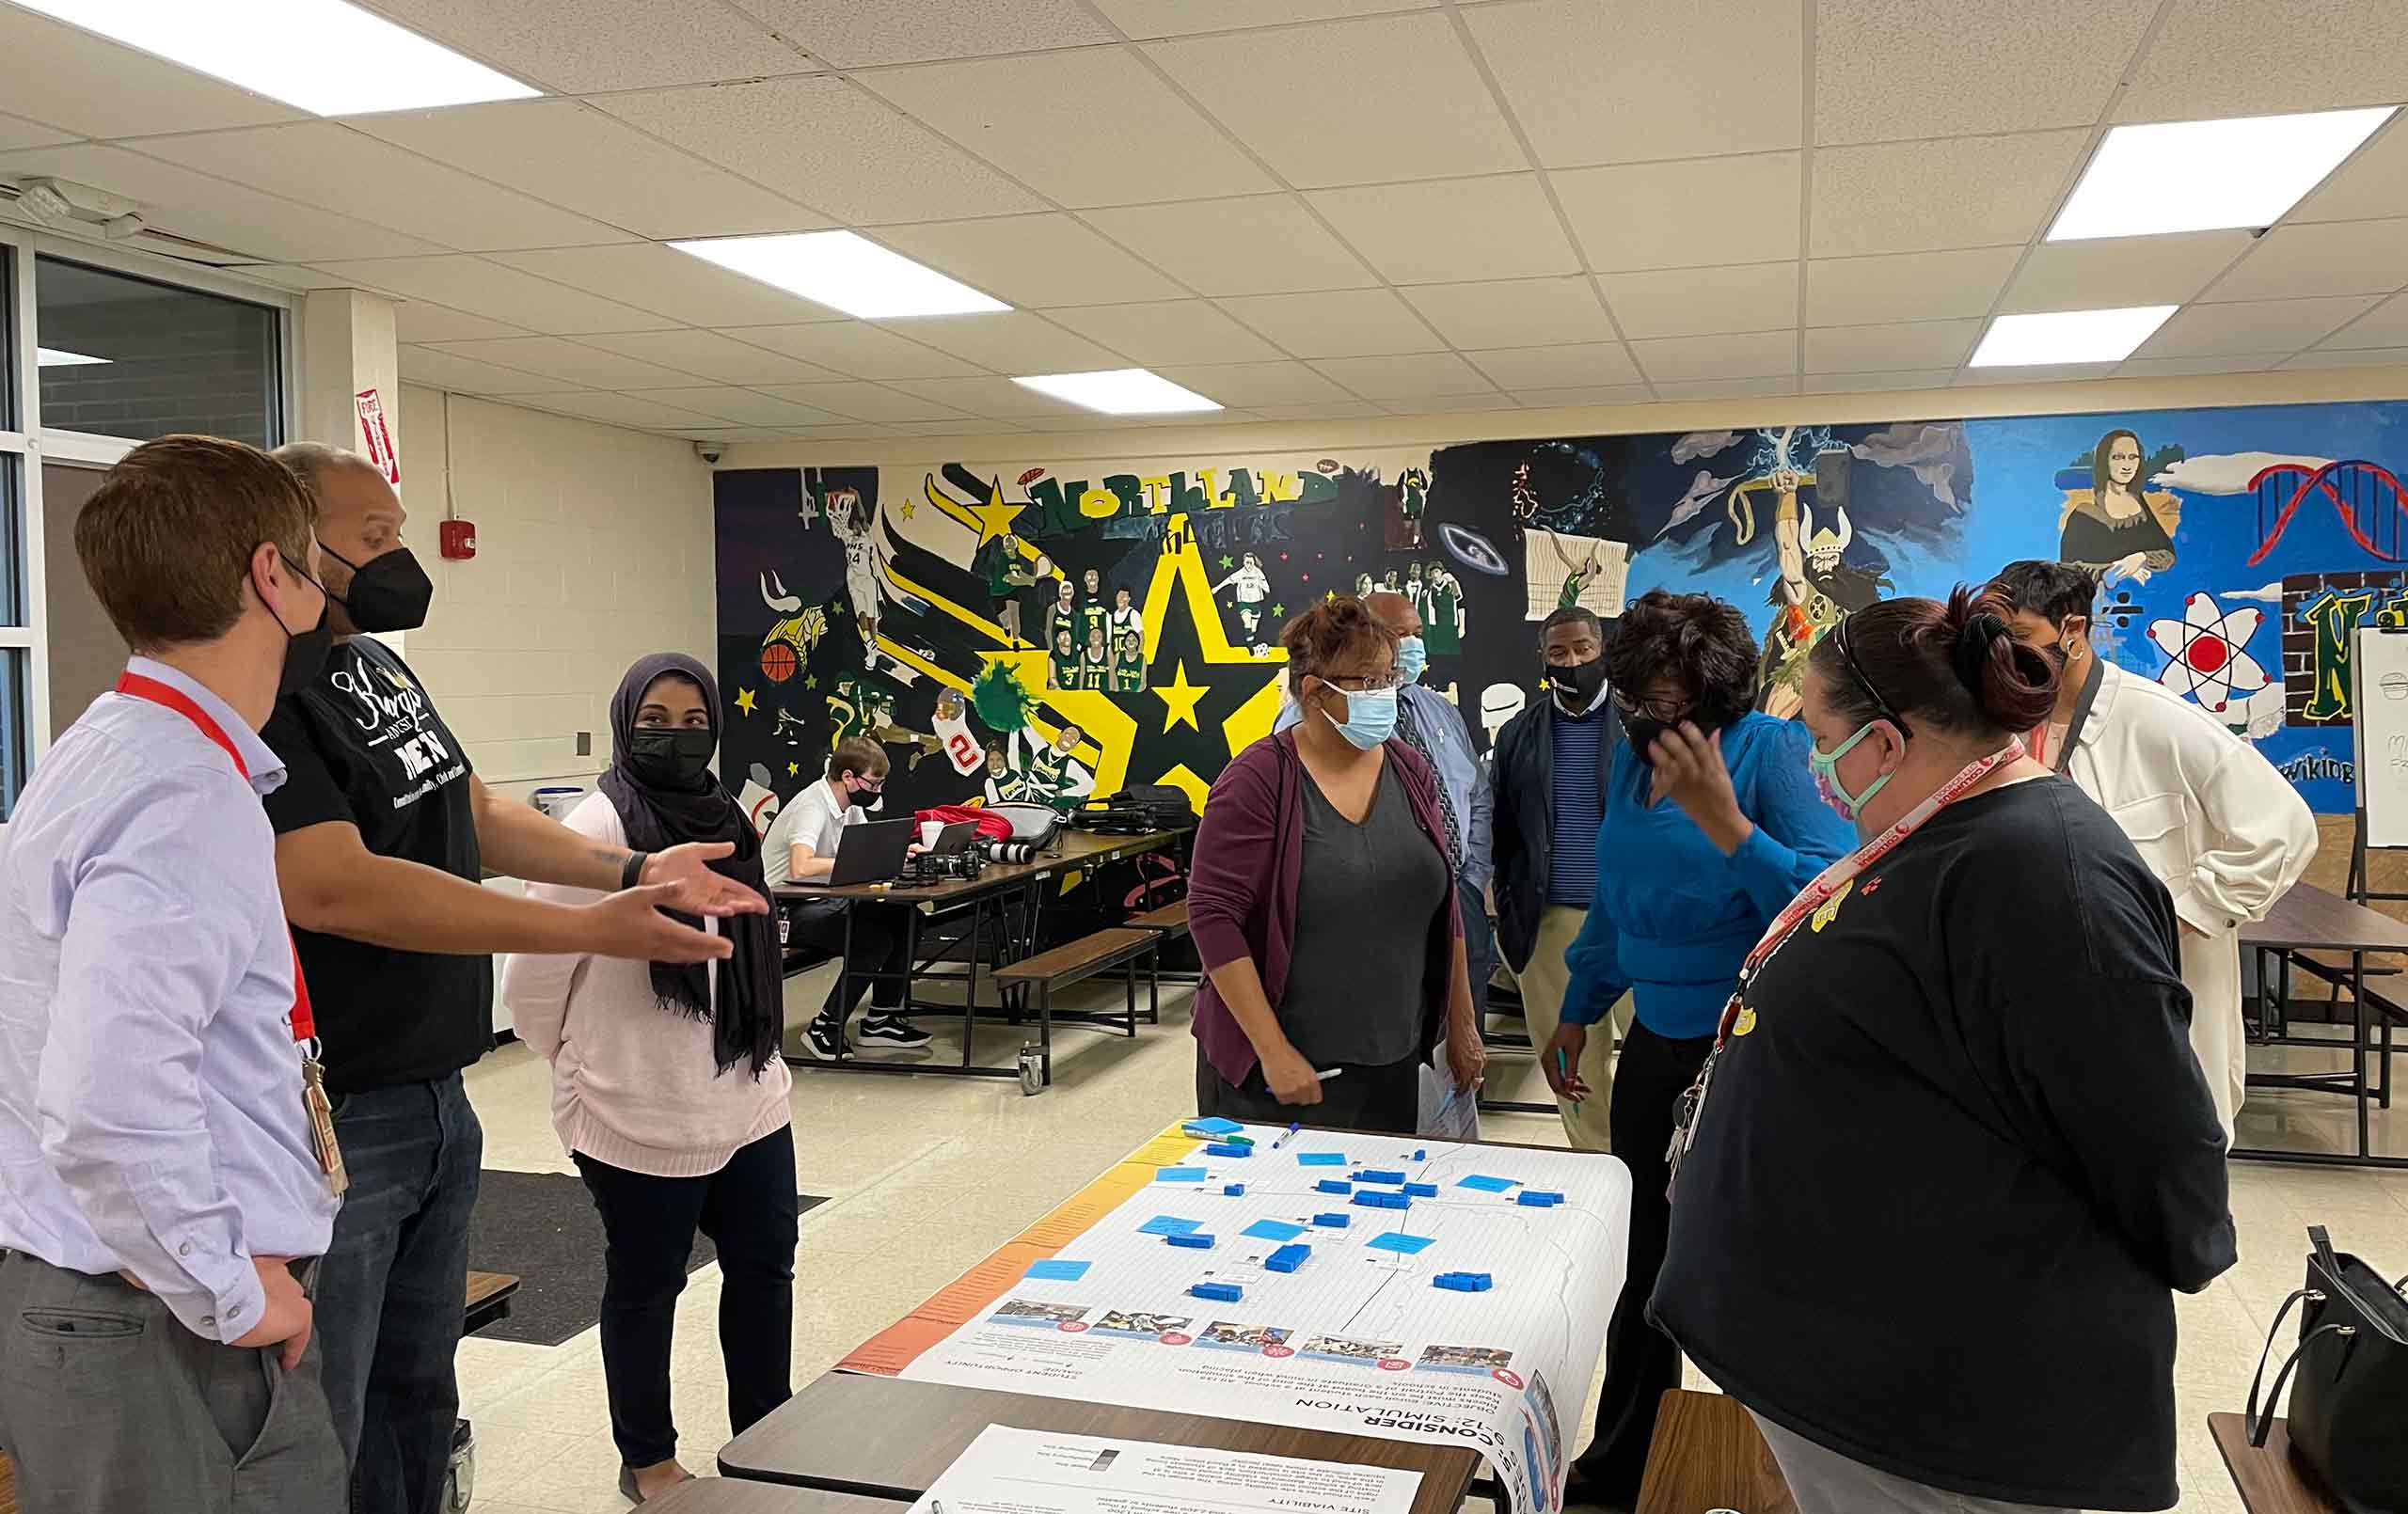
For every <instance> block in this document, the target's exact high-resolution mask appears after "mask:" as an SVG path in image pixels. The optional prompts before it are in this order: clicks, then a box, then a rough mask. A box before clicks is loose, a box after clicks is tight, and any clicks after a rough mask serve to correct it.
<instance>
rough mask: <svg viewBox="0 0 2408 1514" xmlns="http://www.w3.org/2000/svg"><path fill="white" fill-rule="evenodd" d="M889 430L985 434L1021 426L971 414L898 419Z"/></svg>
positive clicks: (964, 434) (939, 433)
mask: <svg viewBox="0 0 2408 1514" xmlns="http://www.w3.org/2000/svg"><path fill="white" fill-rule="evenodd" d="M887 430H889V431H894V432H899V433H901V434H903V435H906V436H984V435H989V434H992V433H995V432H999V431H1000V432H1017V431H1019V430H1020V428H1019V427H1017V426H1014V425H1012V424H1011V423H1009V422H1008V421H1002V420H992V419H989V418H987V417H984V416H971V417H968V418H963V419H960V420H897V421H895V422H894V423H892V424H891V425H889V426H888V427H887Z"/></svg>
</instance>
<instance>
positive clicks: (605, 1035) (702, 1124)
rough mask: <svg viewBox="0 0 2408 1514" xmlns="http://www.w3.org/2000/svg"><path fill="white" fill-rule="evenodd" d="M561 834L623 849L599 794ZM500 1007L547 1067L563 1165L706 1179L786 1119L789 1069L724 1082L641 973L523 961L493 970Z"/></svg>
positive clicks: (543, 887)
mask: <svg viewBox="0 0 2408 1514" xmlns="http://www.w3.org/2000/svg"><path fill="white" fill-rule="evenodd" d="M567 825H568V828H570V829H571V830H574V831H576V832H577V833H578V834H579V835H581V836H590V837H592V838H593V839H594V840H595V841H597V842H602V843H604V844H609V845H613V846H624V845H626V839H627V833H626V827H625V825H623V824H622V823H621V822H620V819H619V812H618V809H617V807H616V806H614V805H612V804H611V802H610V799H609V798H608V797H607V796H604V795H602V794H601V793H599V792H596V793H594V794H589V795H587V796H586V797H585V802H584V803H582V804H579V805H578V807H577V808H576V809H575V810H574V811H571V812H570V813H569V817H568V820H567ZM527 893H528V896H529V897H531V898H536V899H548V900H551V901H553V902H555V903H559V904H588V903H591V902H592V901H594V899H596V898H599V897H600V895H598V894H596V893H594V891H591V890H588V889H566V888H562V887H559V886H558V885H555V884H548V883H536V884H530V885H528V888H527ZM713 985H714V986H716V985H717V978H716V975H714V978H713ZM501 997H502V1001H503V1002H505V1003H507V1004H508V1005H509V1006H510V1016H511V1021H512V1026H513V1028H514V1029H515V1030H516V1031H517V1033H518V1038H519V1039H520V1040H522V1041H524V1042H526V1043H527V1044H528V1045H529V1046H531V1047H533V1048H534V1049H536V1050H537V1051H538V1052H540V1053H542V1054H543V1056H544V1058H545V1060H547V1061H548V1062H549V1063H550V1064H551V1065H552V1128H554V1129H556V1130H558V1131H559V1132H560V1137H561V1143H562V1145H563V1146H564V1147H566V1148H567V1149H568V1150H569V1151H570V1152H572V1153H574V1152H583V1153H584V1154H585V1155H586V1156H588V1157H591V1158H593V1159H594V1160H596V1161H601V1162H608V1163H609V1164H610V1165H611V1166H613V1167H621V1168H625V1169H626V1170H627V1171H628V1172H631V1173H643V1174H646V1175H650V1176H654V1177H704V1176H707V1175H710V1174H712V1173H715V1172H718V1171H719V1170H720V1169H721V1167H724V1166H726V1165H727V1159H729V1158H730V1157H732V1156H734V1155H736V1153H737V1150H738V1149H739V1148H740V1147H743V1146H746V1145H750V1144H751V1143H753V1142H755V1141H758V1140H760V1139H761V1138H762V1137H763V1136H766V1135H768V1134H769V1133H770V1132H771V1131H773V1130H776V1129H778V1128H780V1127H782V1126H784V1125H785V1124H786V1123H787V1122H788V1121H789V1120H790V1119H791V1118H792V1117H793V1116H792V1113H791V1112H790V1111H789V1109H788V1108H787V1104H786V1096H787V1093H788V1091H789V1090H790V1089H791V1088H792V1087H793V1086H794V1081H793V1080H794V1075H793V1074H792V1073H790V1072H788V1071H787V1070H786V1065H785V1064H784V1062H772V1063H770V1064H769V1065H768V1067H766V1068H764V1069H763V1070H762V1073H761V1076H760V1077H759V1078H758V1079H757V1080H756V1079H754V1078H753V1076H752V1073H751V1071H750V1069H749V1068H747V1067H746V1066H745V1065H743V1064H741V1063H739V1064H737V1065H736V1066H735V1067H733V1068H731V1069H730V1070H728V1071H727V1072H724V1073H722V1072H721V1071H720V1070H719V1065H718V1064H717V1062H716V1061H715V1060H714V1058H713V1056H712V1052H711V1028H710V1026H709V1025H708V1024H707V1023H705V1022H704V1021H702V1020H696V1019H689V1018H687V1017H685V1016H683V1015H678V1014H675V1013H673V1012H671V1011H669V1010H664V1009H662V1008H660V1007H659V1004H658V1002H657V998H656V996H655V994H654V993H653V989H652V967H651V964H649V963H645V962H630V961H626V960H623V959H621V958H618V957H607V956H530V955H527V954H517V955H514V956H512V957H511V958H510V960H509V962H508V964H507V965H506V966H505V967H504V968H503V969H502V974H501Z"/></svg>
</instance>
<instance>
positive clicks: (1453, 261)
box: [1307, 173, 1580, 284]
mask: <svg viewBox="0 0 2408 1514" xmlns="http://www.w3.org/2000/svg"><path fill="white" fill-rule="evenodd" d="M1307 198H1308V199H1310V200H1311V201H1312V203H1313V208H1314V209H1315V210H1317V211H1319V212H1321V213H1322V214H1323V215H1325V216H1327V217H1328V218H1329V224H1330V225H1332V226H1334V227H1336V228H1337V229H1338V234H1339V235H1340V236H1342V237H1344V238H1346V239H1347V241H1349V242H1351V243H1353V244H1354V245H1355V250H1357V251H1358V252H1360V253H1361V254H1362V255H1363V257H1364V259H1365V260H1368V261H1369V262H1370V265H1371V266H1372V267H1373V268H1376V269H1378V270H1379V271H1380V273H1381V274H1382V275H1383V276H1386V278H1387V280H1388V281H1389V282H1390V283H1395V284H1439V283H1446V282H1449V281H1451V280H1458V279H1475V278H1525V277H1536V276H1540V275H1544V274H1569V273H1574V272H1576V271H1577V270H1578V268H1579V267H1580V260H1579V258H1578V256H1577V255H1576V254H1575V253H1574V252H1573V250H1572V244H1570V243H1568V242H1566V241H1565V240H1564V236H1563V226H1562V223H1561V222H1560V221H1558V220H1557V219H1556V215H1555V210H1554V207H1552V206H1550V205H1549V204H1547V202H1546V192H1545V189H1544V188H1542V187H1541V186H1540V183H1539V178H1538V175H1536V174H1528V173H1524V174H1506V175H1501V176H1499V177H1497V178H1490V179H1446V180H1439V181H1434V182H1427V183H1411V184H1373V185H1367V186H1365V187H1362V188H1357V189H1327V190H1322V191H1320V192H1318V193H1315V194H1312V195H1308V196H1307Z"/></svg>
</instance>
